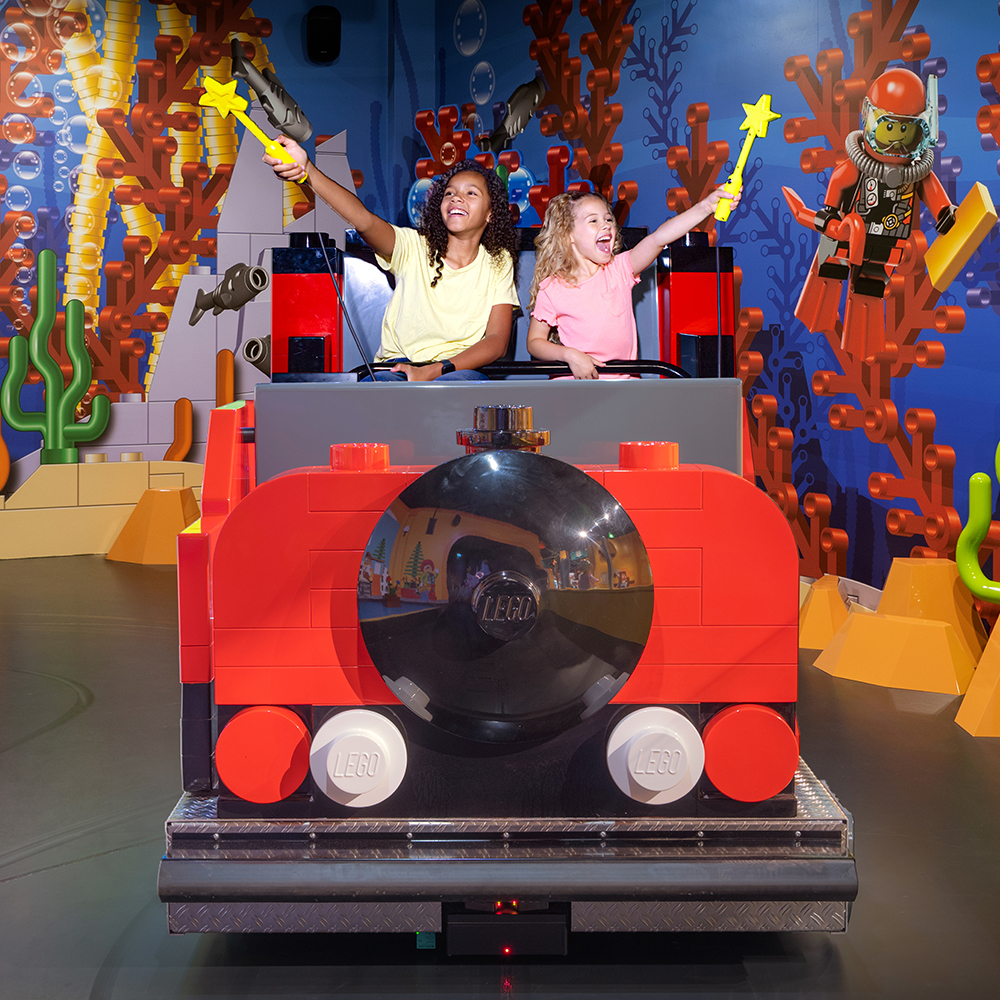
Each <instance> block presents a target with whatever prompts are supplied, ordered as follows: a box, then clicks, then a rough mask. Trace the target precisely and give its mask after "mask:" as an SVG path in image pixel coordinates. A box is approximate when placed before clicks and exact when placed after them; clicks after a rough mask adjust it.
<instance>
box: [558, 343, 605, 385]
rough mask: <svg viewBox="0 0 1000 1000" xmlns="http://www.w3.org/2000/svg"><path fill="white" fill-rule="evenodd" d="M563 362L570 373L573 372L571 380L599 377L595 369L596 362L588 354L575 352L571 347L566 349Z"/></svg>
mask: <svg viewBox="0 0 1000 1000" xmlns="http://www.w3.org/2000/svg"><path fill="white" fill-rule="evenodd" d="M564 360H565V362H566V364H568V365H569V367H570V371H572V372H573V378H598V377H599V376H598V374H597V368H596V364H597V362H596V361H595V360H594V359H593V358H592V357H591V356H590V355H589V354H584V353H583V351H576V350H574V349H573V348H572V347H568V348H567V349H566V357H565V358H564Z"/></svg>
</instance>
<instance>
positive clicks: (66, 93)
mask: <svg viewBox="0 0 1000 1000" xmlns="http://www.w3.org/2000/svg"><path fill="white" fill-rule="evenodd" d="M52 96H53V97H54V98H55V99H56V100H57V101H60V102H61V103H62V104H69V103H71V102H72V101H75V100H76V90H75V88H74V87H73V81H72V80H70V79H68V78H67V79H65V80H56V85H55V86H54V87H53V88H52Z"/></svg>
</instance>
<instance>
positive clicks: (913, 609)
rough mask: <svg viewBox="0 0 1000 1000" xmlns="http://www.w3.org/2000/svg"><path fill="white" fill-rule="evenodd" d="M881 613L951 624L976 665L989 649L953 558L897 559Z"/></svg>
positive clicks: (968, 593)
mask: <svg viewBox="0 0 1000 1000" xmlns="http://www.w3.org/2000/svg"><path fill="white" fill-rule="evenodd" d="M878 613H879V614H880V615H902V616H903V617H912V618H923V619H928V620H933V621H940V622H948V624H949V625H951V626H952V627H953V628H954V629H955V632H956V633H957V635H958V639H959V642H961V643H962V645H963V646H964V647H965V651H966V652H967V653H968V654H969V656H970V657H972V660H973V662H978V661H979V657H980V656H982V655H983V650H984V649H985V648H986V629H985V628H983V621H982V619H981V618H980V617H979V613H978V612H977V611H976V606H975V604H974V603H973V600H972V594H971V592H970V591H969V588H968V587H966V585H965V584H964V583H962V578H961V576H960V575H959V572H958V564H957V563H956V562H954V561H953V560H951V559H893V561H892V566H891V567H890V568H889V575H888V576H887V577H886V580H885V587H884V588H883V590H882V597H881V599H880V600H879V602H878Z"/></svg>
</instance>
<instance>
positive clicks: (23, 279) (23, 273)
mask: <svg viewBox="0 0 1000 1000" xmlns="http://www.w3.org/2000/svg"><path fill="white" fill-rule="evenodd" d="M34 276H35V272H34V269H33V268H30V267H22V268H21V269H20V270H19V271H18V272H17V274H15V275H14V280H15V281H16V282H17V283H18V284H19V285H27V284H30V283H31V279H32V278H33V277H34Z"/></svg>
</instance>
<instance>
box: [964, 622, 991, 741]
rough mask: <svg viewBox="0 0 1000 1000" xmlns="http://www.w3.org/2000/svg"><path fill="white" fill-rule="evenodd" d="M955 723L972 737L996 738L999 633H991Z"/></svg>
mask: <svg viewBox="0 0 1000 1000" xmlns="http://www.w3.org/2000/svg"><path fill="white" fill-rule="evenodd" d="M955 721H956V722H957V723H958V724H959V725H960V726H961V727H962V728H963V729H964V730H965V731H966V732H967V733H971V734H972V735H973V736H1000V631H994V633H993V635H992V636H991V637H990V641H989V642H988V643H987V644H986V649H985V650H983V655H982V656H981V657H980V659H979V666H978V667H976V675H975V677H973V678H972V682H971V683H970V684H969V690H968V691H966V692H965V697H964V698H963V699H962V704H961V705H960V706H959V709H958V715H956V716H955Z"/></svg>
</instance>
